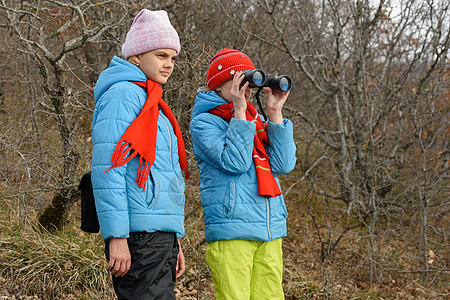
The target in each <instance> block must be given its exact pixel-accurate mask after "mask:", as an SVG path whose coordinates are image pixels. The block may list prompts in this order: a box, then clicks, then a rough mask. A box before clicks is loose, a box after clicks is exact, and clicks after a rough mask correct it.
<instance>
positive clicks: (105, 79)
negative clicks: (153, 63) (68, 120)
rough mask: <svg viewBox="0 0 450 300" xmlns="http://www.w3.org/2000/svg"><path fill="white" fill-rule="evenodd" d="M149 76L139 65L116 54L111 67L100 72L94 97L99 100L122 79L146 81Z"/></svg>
mask: <svg viewBox="0 0 450 300" xmlns="http://www.w3.org/2000/svg"><path fill="white" fill-rule="evenodd" d="M146 80H147V76H146V75H145V74H144V72H142V71H141V70H140V69H139V68H138V67H136V66H135V65H133V64H132V63H129V62H128V61H126V60H123V59H121V58H119V57H117V56H114V57H113V59H112V60H111V64H110V65H109V67H108V68H107V69H106V70H104V71H103V72H102V73H100V76H99V77H98V80H97V83H96V84H95V87H94V99H95V102H98V100H99V99H100V97H101V96H102V95H103V94H104V93H105V92H106V91H107V90H108V89H109V88H110V87H111V86H112V85H113V84H115V83H117V82H121V81H146Z"/></svg>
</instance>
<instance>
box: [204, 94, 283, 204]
mask: <svg viewBox="0 0 450 300" xmlns="http://www.w3.org/2000/svg"><path fill="white" fill-rule="evenodd" d="M233 109H234V105H233V103H229V104H223V105H219V106H217V107H215V108H213V109H211V110H209V111H208V112H209V113H212V114H214V115H216V116H219V117H221V118H222V119H224V120H226V121H228V122H229V121H230V120H231V118H232V117H233V114H234V112H233ZM245 114H246V119H247V121H250V122H253V123H255V124H256V133H255V139H254V143H253V161H254V163H255V166H256V178H257V180H258V192H259V195H260V196H264V197H276V196H279V195H281V191H280V188H279V187H278V184H277V182H276V180H275V177H274V176H273V174H272V171H271V170H270V163H269V156H268V155H267V152H266V147H265V145H267V144H268V143H269V137H268V135H267V131H266V127H267V123H263V122H262V120H261V118H260V117H259V115H258V112H257V111H256V108H255V107H254V106H253V105H252V104H251V103H250V102H247V111H246V113H245Z"/></svg>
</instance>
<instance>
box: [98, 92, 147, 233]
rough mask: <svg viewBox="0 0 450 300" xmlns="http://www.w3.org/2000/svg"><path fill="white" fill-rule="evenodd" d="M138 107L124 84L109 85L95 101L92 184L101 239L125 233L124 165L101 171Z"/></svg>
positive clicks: (126, 216)
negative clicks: (96, 101)
mask: <svg viewBox="0 0 450 300" xmlns="http://www.w3.org/2000/svg"><path fill="white" fill-rule="evenodd" d="M140 110H141V106H140V103H139V97H138V95H137V93H136V92H135V91H133V89H132V88H130V87H129V86H125V85H124V84H116V85H114V86H112V87H111V88H110V89H109V90H108V91H107V92H106V93H105V94H104V95H103V96H102V97H101V98H100V99H99V101H98V103H97V105H96V107H95V110H94V119H93V124H92V143H93V152H92V173H91V175H92V186H93V191H94V198H95V205H96V209H97V215H98V219H99V223H100V229H101V234H102V237H103V238H104V239H107V238H111V237H117V238H127V237H128V236H129V231H130V225H129V214H128V201H127V191H126V183H125V172H126V165H124V166H121V167H116V168H114V169H111V170H109V171H107V172H105V171H106V170H107V169H108V168H109V167H110V166H111V157H112V154H113V152H114V149H115V147H116V144H117V142H118V141H119V140H120V138H121V137H122V135H123V134H124V132H125V131H126V129H127V128H128V126H129V125H130V124H131V123H132V122H133V121H134V119H136V117H137V116H138V115H139V112H140Z"/></svg>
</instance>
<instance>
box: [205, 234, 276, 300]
mask: <svg viewBox="0 0 450 300" xmlns="http://www.w3.org/2000/svg"><path fill="white" fill-rule="evenodd" d="M281 241H282V239H276V240H274V241H270V242H263V241H244V240H231V241H216V242H212V243H209V244H208V248H207V250H206V262H207V263H208V265H209V267H210V268H211V271H212V280H213V284H214V292H215V294H216V299H217V300H222V299H230V300H231V299H233V300H240V299H245V300H248V299H258V300H260V299H284V292H283V287H282V285H281V281H282V279H283V257H282V256H283V255H282V250H281Z"/></svg>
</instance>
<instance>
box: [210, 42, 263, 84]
mask: <svg viewBox="0 0 450 300" xmlns="http://www.w3.org/2000/svg"><path fill="white" fill-rule="evenodd" d="M254 69H255V65H254V64H253V62H252V61H251V60H250V58H249V57H248V56H247V55H245V54H244V53H242V52H241V51H238V50H234V49H223V50H220V51H219V52H217V54H216V55H215V56H214V57H213V58H212V59H211V60H210V61H209V69H208V75H207V76H206V80H207V85H208V87H209V88H210V89H211V90H214V89H215V88H216V87H217V86H219V85H221V84H222V83H224V82H227V81H228V80H230V79H232V78H233V76H234V73H236V72H238V71H244V70H254Z"/></svg>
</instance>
